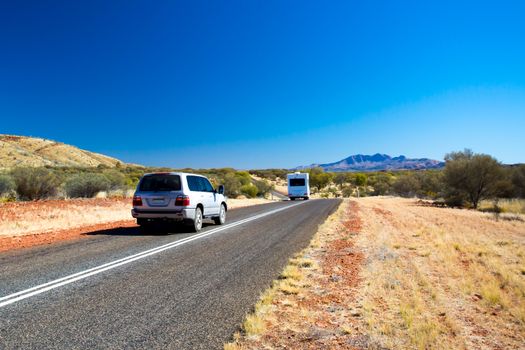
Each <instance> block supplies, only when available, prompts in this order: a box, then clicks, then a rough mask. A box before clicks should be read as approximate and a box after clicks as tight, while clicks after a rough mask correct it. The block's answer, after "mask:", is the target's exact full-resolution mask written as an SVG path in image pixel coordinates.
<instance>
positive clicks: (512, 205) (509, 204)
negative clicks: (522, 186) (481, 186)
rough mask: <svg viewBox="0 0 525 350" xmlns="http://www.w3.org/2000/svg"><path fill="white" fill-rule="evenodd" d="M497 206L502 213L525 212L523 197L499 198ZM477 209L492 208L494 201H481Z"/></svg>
mask: <svg viewBox="0 0 525 350" xmlns="http://www.w3.org/2000/svg"><path fill="white" fill-rule="evenodd" d="M498 207H499V208H500V209H501V212H502V213H514V214H525V199H501V200H499V201H498ZM479 210H481V211H492V210H494V201H489V200H484V201H481V203H480V204H479Z"/></svg>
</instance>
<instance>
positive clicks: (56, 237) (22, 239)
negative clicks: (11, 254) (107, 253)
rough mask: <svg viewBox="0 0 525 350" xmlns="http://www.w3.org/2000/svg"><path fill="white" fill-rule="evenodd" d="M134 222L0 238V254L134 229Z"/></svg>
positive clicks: (118, 222)
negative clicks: (101, 233) (93, 234)
mask: <svg viewBox="0 0 525 350" xmlns="http://www.w3.org/2000/svg"><path fill="white" fill-rule="evenodd" d="M135 226H137V225H136V223H135V221H134V220H123V221H115V222H110V223H105V224H97V225H89V226H84V227H79V228H73V229H66V230H58V231H53V232H44V233H39V234H31V235H24V236H14V237H1V238H0V252H3V251H6V250H13V249H21V248H28V247H33V246H37V245H45V244H52V243H55V242H58V241H64V240H73V239H80V238H84V237H89V236H88V235H87V234H88V233H91V232H96V231H102V230H109V229H115V228H119V227H135Z"/></svg>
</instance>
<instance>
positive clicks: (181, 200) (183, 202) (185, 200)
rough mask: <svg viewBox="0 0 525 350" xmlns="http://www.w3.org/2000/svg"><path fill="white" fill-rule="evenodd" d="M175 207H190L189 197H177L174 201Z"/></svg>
mask: <svg viewBox="0 0 525 350" xmlns="http://www.w3.org/2000/svg"><path fill="white" fill-rule="evenodd" d="M175 205H176V206H177V207H187V206H188V205H190V197H189V196H177V199H175Z"/></svg>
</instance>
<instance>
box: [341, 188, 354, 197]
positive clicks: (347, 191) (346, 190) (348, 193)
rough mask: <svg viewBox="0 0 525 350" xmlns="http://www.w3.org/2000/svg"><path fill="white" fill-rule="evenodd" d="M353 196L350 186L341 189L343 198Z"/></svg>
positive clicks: (352, 189)
mask: <svg viewBox="0 0 525 350" xmlns="http://www.w3.org/2000/svg"><path fill="white" fill-rule="evenodd" d="M353 194H354V188H353V187H352V186H345V187H343V197H352V195H353Z"/></svg>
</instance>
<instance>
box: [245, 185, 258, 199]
mask: <svg viewBox="0 0 525 350" xmlns="http://www.w3.org/2000/svg"><path fill="white" fill-rule="evenodd" d="M257 192H258V190H257V187H256V186H255V185H252V184H248V185H243V186H241V193H242V194H244V195H245V196H246V197H248V198H255V197H256V196H257Z"/></svg>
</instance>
